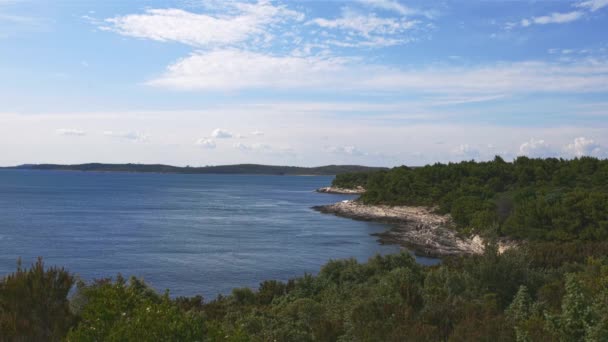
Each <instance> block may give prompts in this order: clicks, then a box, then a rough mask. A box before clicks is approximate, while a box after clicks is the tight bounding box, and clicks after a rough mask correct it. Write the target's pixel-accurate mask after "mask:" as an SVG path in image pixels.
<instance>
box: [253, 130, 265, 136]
mask: <svg viewBox="0 0 608 342" xmlns="http://www.w3.org/2000/svg"><path fill="white" fill-rule="evenodd" d="M251 135H254V136H256V137H261V136H263V135H264V132H261V131H258V130H255V131H253V132H251Z"/></svg>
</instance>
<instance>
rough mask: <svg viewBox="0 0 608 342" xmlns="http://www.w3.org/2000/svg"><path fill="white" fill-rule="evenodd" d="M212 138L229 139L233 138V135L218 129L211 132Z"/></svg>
mask: <svg viewBox="0 0 608 342" xmlns="http://www.w3.org/2000/svg"><path fill="white" fill-rule="evenodd" d="M211 136H212V137H213V138H216V139H229V138H232V133H230V132H229V131H227V130H225V129H221V128H216V129H214V130H213V132H211Z"/></svg>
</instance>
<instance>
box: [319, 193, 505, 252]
mask: <svg viewBox="0 0 608 342" xmlns="http://www.w3.org/2000/svg"><path fill="white" fill-rule="evenodd" d="M313 209H314V210H317V211H319V212H321V213H326V214H334V215H337V216H341V217H347V218H351V219H355V220H364V221H374V222H381V223H387V224H390V225H391V226H392V228H391V229H390V230H388V231H386V232H383V233H379V234H375V235H376V236H378V240H379V242H380V243H388V244H399V245H401V246H403V247H406V248H408V249H411V250H413V251H414V252H415V253H416V254H418V255H423V256H430V257H444V256H451V255H472V254H481V253H483V251H484V241H483V239H482V238H481V237H479V236H472V237H461V236H459V235H458V234H457V233H456V231H455V230H453V229H450V226H451V225H452V223H451V218H450V216H449V215H439V214H436V213H434V212H432V210H431V209H430V208H425V207H409V206H387V205H366V204H363V203H360V202H359V201H357V200H354V201H342V202H338V203H335V204H329V205H322V206H316V207H313ZM499 248H500V249H501V250H504V249H506V248H508V246H506V245H503V246H500V244H499Z"/></svg>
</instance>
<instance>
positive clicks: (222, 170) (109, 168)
mask: <svg viewBox="0 0 608 342" xmlns="http://www.w3.org/2000/svg"><path fill="white" fill-rule="evenodd" d="M5 169H18V170H42V171H45V170H55V171H97V172H153V173H182V174H250V175H329V176H333V175H338V174H342V173H351V172H369V171H374V170H382V169H383V168H379V167H368V166H359V165H326V166H318V167H297V166H277V165H259V164H235V165H217V166H203V167H191V166H186V167H179V166H171V165H163V164H102V163H89V164H77V165H60V164H26V165H20V166H14V167H8V168H5Z"/></svg>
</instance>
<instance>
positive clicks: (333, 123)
mask: <svg viewBox="0 0 608 342" xmlns="http://www.w3.org/2000/svg"><path fill="white" fill-rule="evenodd" d="M606 32H608V0H581V1H437V2H432V1H397V0H358V1H356V0H352V1H269V0H260V1H246V0H238V1H215V0H210V1H195V0H182V1H178V0H174V1H144V0H141V1H125V2H123V1H93V0H87V1H78V2H76V1H70V0H57V1H36V0H0V56H1V58H0V75H1V77H0V103H1V104H2V105H1V106H0V152H1V153H0V165H12V164H19V163H32V162H35V163H38V162H55V163H80V162H90V161H100V162H142V163H157V162H160V163H169V164H176V165H212V164H226V163H241V162H256V163H270V164H293V165H321V164H329V163H357V164H368V165H386V166H393V165H400V164H409V165H420V164H425V163H431V162H435V161H443V162H445V161H458V160H463V159H477V160H483V159H489V158H492V157H493V156H494V155H496V154H500V155H502V156H504V157H506V158H508V159H509V158H513V157H516V156H518V155H528V156H532V157H539V156H561V157H575V156H582V155H593V156H598V157H606V154H607V153H608V152H607V151H608V138H607V136H608V134H606V133H607V132H608V131H607V130H606V129H607V128H608V127H607V126H608V120H607V118H608V96H607V95H608V38H607V37H608V34H606Z"/></svg>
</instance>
